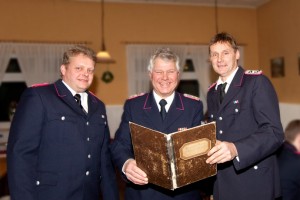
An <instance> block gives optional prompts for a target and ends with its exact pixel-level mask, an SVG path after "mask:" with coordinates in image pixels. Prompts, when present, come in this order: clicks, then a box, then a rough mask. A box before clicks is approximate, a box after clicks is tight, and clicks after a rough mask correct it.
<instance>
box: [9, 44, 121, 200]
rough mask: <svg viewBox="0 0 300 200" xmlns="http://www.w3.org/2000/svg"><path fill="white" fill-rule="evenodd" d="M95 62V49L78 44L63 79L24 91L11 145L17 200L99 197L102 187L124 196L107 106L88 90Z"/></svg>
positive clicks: (106, 195)
mask: <svg viewBox="0 0 300 200" xmlns="http://www.w3.org/2000/svg"><path fill="white" fill-rule="evenodd" d="M95 63H96V56H95V53H94V52H93V51H92V50H91V49H89V48H87V47H85V46H81V45H78V46H74V47H72V48H70V49H69V50H67V51H66V52H65V53H64V56H63V63H62V65H61V67H60V71H61V76H62V80H58V81H56V82H55V83H53V84H44V85H40V86H36V87H30V88H28V89H27V90H26V91H25V92H24V93H23V95H22V97H21V100H20V102H19V104H18V106H17V110H16V113H15V115H14V118H13V121H12V124H11V128H10V133H9V139H8V146H7V160H8V163H7V164H8V182H9V190H10V195H11V198H12V199H13V200H38V199H40V200H99V198H100V190H101V191H102V196H103V199H107V200H116V199H119V195H118V191H117V184H116V181H115V171H114V168H113V166H112V162H111V157H110V153H109V148H108V145H109V141H110V134H109V129H108V125H107V117H106V111H105V106H104V104H103V103H102V102H101V101H100V100H99V99H98V98H97V97H96V96H94V95H93V94H92V93H90V92H88V91H87V89H88V88H89V86H90V85H91V83H92V81H93V75H94V68H95ZM75 94H77V95H76V97H75V96H74V95H75ZM78 95H81V98H79V97H80V96H78Z"/></svg>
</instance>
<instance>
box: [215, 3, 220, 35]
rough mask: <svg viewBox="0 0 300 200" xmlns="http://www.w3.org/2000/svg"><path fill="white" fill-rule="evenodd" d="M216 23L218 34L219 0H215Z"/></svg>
mask: <svg viewBox="0 0 300 200" xmlns="http://www.w3.org/2000/svg"><path fill="white" fill-rule="evenodd" d="M215 25H216V34H218V33H219V26H218V25H219V16H218V0H215Z"/></svg>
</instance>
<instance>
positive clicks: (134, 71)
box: [126, 44, 243, 112]
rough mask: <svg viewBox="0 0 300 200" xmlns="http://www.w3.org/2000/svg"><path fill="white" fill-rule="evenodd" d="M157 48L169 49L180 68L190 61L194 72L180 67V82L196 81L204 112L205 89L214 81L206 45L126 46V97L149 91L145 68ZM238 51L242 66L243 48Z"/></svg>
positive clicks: (205, 108)
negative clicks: (177, 60)
mask: <svg viewBox="0 0 300 200" xmlns="http://www.w3.org/2000/svg"><path fill="white" fill-rule="evenodd" d="M158 47H170V48H171V49H172V50H173V51H174V52H175V53H176V54H177V55H178V56H179V58H180V66H183V64H184V62H185V60H186V59H188V58H189V59H192V61H193V64H194V67H195V72H194V73H191V72H182V70H183V69H182V67H181V80H195V79H196V80H198V83H199V87H200V90H199V93H200V99H201V100H202V102H203V105H204V112H206V110H207V106H206V105H207V104H206V93H207V89H208V87H209V86H210V85H211V84H212V83H213V82H215V81H216V80H210V72H211V65H210V63H209V60H208V59H209V55H208V45H167V44H159V45H158V44H153V45H144V44H129V45H127V46H126V52H127V73H128V95H129V96H130V95H133V94H139V93H142V92H147V91H149V89H150V86H151V84H150V81H149V77H148V71H147V66H148V64H149V59H150V56H151V55H152V54H153V53H154V51H155V50H156V49H157V48H158ZM239 49H240V53H241V58H240V60H239V64H241V65H243V47H240V48H239Z"/></svg>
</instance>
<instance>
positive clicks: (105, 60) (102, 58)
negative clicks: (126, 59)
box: [97, 0, 115, 64]
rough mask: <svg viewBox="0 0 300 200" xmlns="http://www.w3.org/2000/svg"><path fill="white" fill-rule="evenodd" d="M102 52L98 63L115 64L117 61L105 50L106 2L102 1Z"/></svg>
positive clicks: (98, 54)
mask: <svg viewBox="0 0 300 200" xmlns="http://www.w3.org/2000/svg"><path fill="white" fill-rule="evenodd" d="M101 33H102V38H101V42H102V44H101V50H100V51H99V52H98V53H97V62H98V63H107V64H110V63H115V60H114V59H112V58H111V56H110V54H109V53H108V51H107V50H106V48H105V43H104V0H101Z"/></svg>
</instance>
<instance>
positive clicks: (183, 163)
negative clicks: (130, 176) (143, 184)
mask: <svg viewBox="0 0 300 200" xmlns="http://www.w3.org/2000/svg"><path fill="white" fill-rule="evenodd" d="M129 126H130V131H131V140H132V144H133V150H134V155H135V160H136V163H137V166H138V167H139V168H141V169H142V170H143V171H144V172H145V173H146V174H147V176H148V179H149V182H150V183H152V184H155V185H158V186H161V187H164V188H167V189H170V190H174V189H176V188H179V187H182V186H185V185H188V184H191V183H194V182H196V181H199V180H202V179H205V178H208V177H211V176H214V175H215V174H216V173H217V166H216V164H213V165H210V164H206V162H205V160H206V159H207V158H208V157H207V152H208V151H209V150H210V149H211V148H212V147H213V146H215V144H216V123H215V122H211V123H208V124H203V125H199V126H196V127H193V128H189V129H185V130H181V131H178V132H174V133H171V134H165V133H162V132H159V131H155V130H152V129H150V128H147V127H144V126H141V125H138V124H135V123H133V122H129Z"/></svg>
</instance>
